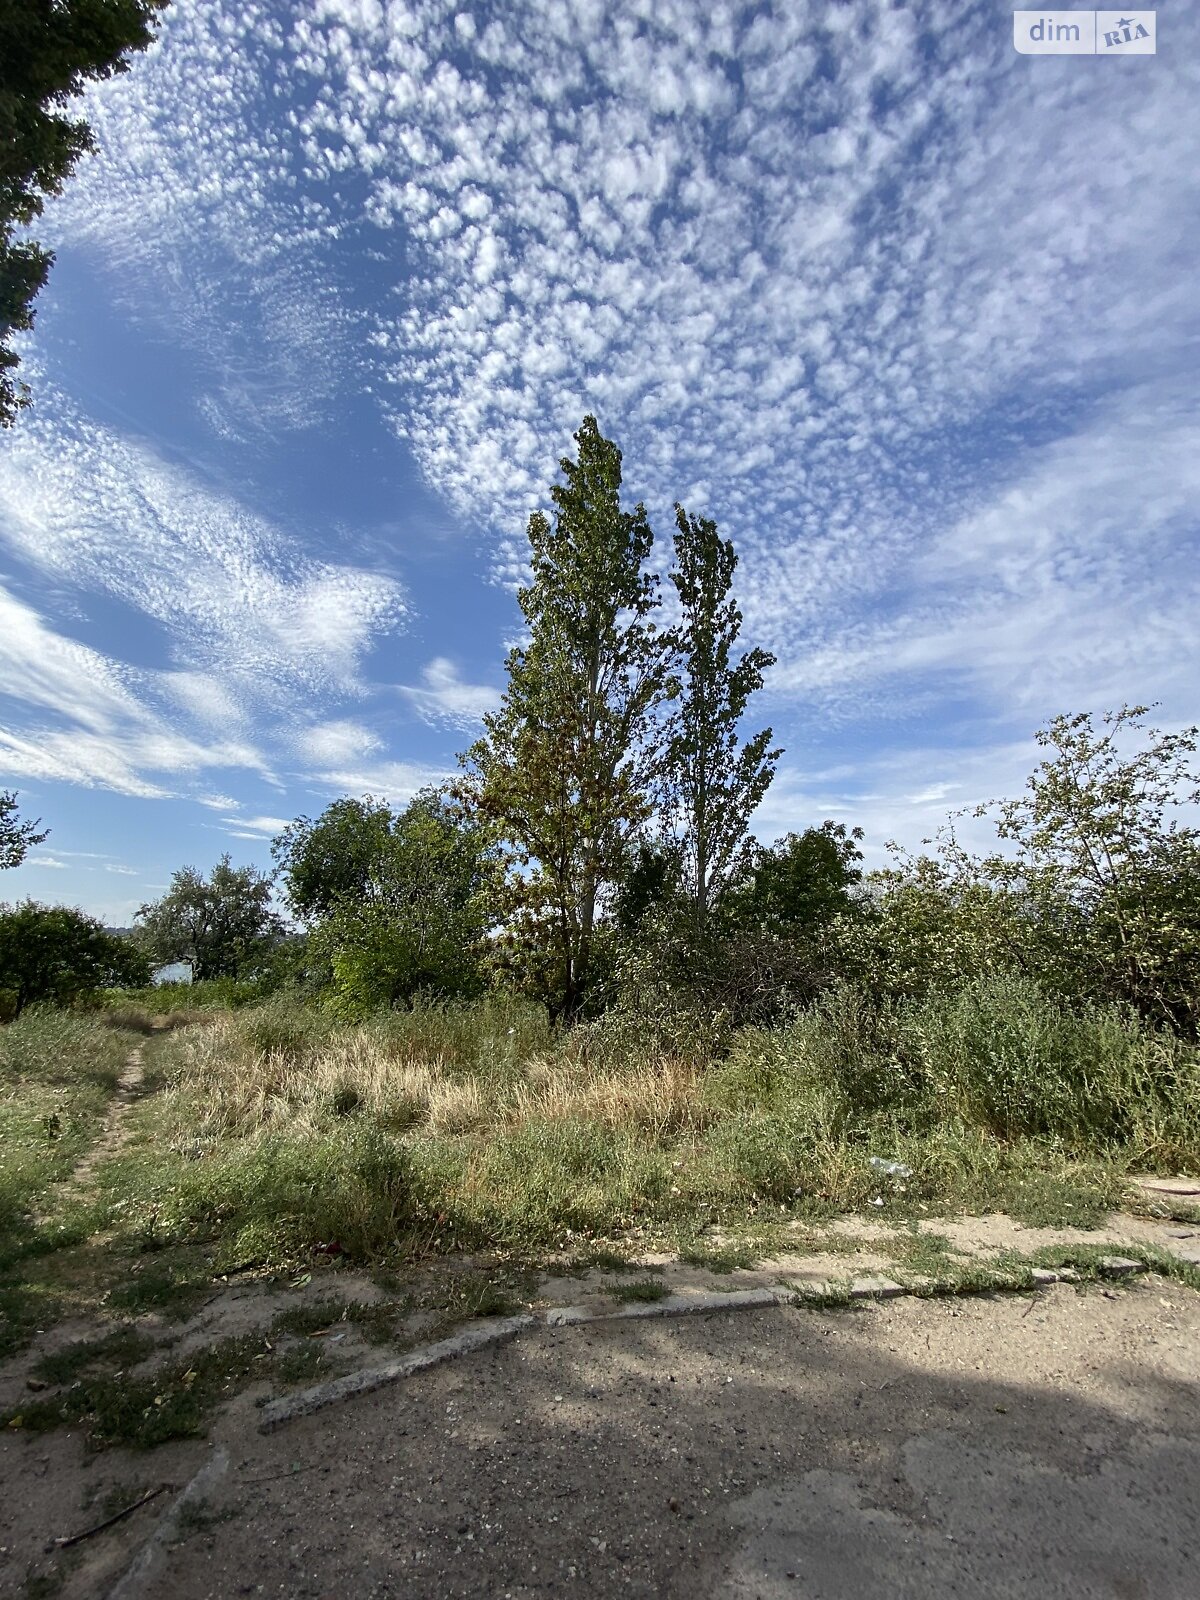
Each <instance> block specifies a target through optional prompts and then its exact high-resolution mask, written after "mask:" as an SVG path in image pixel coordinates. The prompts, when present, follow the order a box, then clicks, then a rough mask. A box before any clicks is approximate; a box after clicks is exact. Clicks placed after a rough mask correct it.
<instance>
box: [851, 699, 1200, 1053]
mask: <svg viewBox="0 0 1200 1600" xmlns="http://www.w3.org/2000/svg"><path fill="white" fill-rule="evenodd" d="M1145 709H1146V708H1145V707H1126V708H1125V709H1124V710H1122V711H1119V712H1111V713H1108V714H1107V715H1105V716H1104V717H1103V719H1102V721H1101V725H1100V726H1099V727H1097V725H1096V723H1095V721H1094V720H1093V718H1092V717H1091V716H1090V715H1088V714H1086V713H1081V714H1079V715H1074V716H1061V717H1056V718H1055V719H1054V721H1053V722H1052V723H1051V724H1050V725H1049V727H1048V728H1045V729H1043V730H1042V731H1041V732H1039V734H1038V735H1037V740H1038V743H1039V745H1040V746H1041V747H1042V748H1043V749H1044V750H1046V751H1047V752H1048V753H1047V756H1046V759H1045V760H1044V761H1043V762H1042V763H1041V764H1040V765H1039V767H1038V768H1037V770H1036V771H1035V772H1034V773H1033V774H1032V776H1031V777H1030V779H1029V781H1028V783H1027V784H1026V790H1025V794H1024V795H1022V796H1021V797H1020V798H1019V799H1015V800H1004V801H999V802H995V803H991V804H988V805H984V806H980V807H978V808H976V810H975V812H974V815H975V816H976V817H980V818H982V817H991V818H992V819H993V820H994V821H995V824H996V830H997V834H998V836H999V839H1000V841H1001V843H1002V849H1000V850H997V851H995V852H993V853H991V854H989V855H986V856H974V855H972V854H971V853H970V852H969V851H967V850H966V849H964V848H963V847H962V845H961V844H960V843H959V841H958V839H957V836H956V834H955V832H954V829H953V826H952V825H951V826H949V827H947V828H946V829H943V830H942V831H941V833H939V835H938V837H937V839H936V841H934V843H935V845H936V852H935V853H934V854H929V855H923V856H920V857H917V858H915V859H914V858H911V857H907V856H903V855H902V856H901V857H900V860H899V863H898V865H897V867H895V868H893V869H890V870H889V871H887V872H883V873H877V874H874V875H873V877H872V879H871V890H872V900H873V912H872V915H871V917H870V918H869V919H868V921H867V922H865V923H861V924H860V925H859V926H858V927H856V928H855V929H853V930H851V933H850V937H849V938H848V939H847V940H846V945H845V948H846V955H847V960H848V962H849V965H850V967H851V969H852V970H853V971H855V972H857V973H858V974H859V975H860V976H861V977H863V979H864V980H865V981H868V982H870V983H871V984H872V985H873V986H875V987H876V988H882V989H886V990H887V991H888V992H890V993H892V994H893V995H897V996H900V995H904V996H911V995H918V996H919V995H923V994H925V993H927V992H929V991H930V990H931V989H942V990H946V989H950V988H953V987H954V986H956V985H957V984H960V983H962V982H965V981H966V980H968V979H969V978H971V977H975V976H979V975H982V974H1000V973H1003V972H1018V973H1023V974H1026V975H1028V976H1029V977H1031V978H1033V979H1034V980H1035V981H1036V982H1037V983H1039V984H1040V985H1041V986H1042V988H1043V989H1045V990H1047V991H1049V992H1051V993H1057V994H1058V995H1060V996H1062V997H1063V998H1065V999H1068V1000H1072V1001H1074V1002H1083V1001H1101V1002H1105V1001H1113V1000H1116V1001H1120V1002H1123V1003H1125V1004H1127V1005H1132V1006H1134V1007H1135V1008H1136V1009H1137V1010H1138V1011H1140V1012H1141V1013H1142V1015H1143V1016H1145V1017H1147V1018H1148V1019H1149V1020H1151V1021H1152V1022H1155V1023H1157V1024H1159V1025H1166V1026H1168V1027H1170V1028H1173V1029H1175V1030H1176V1031H1179V1032H1181V1033H1183V1034H1185V1035H1188V1036H1191V1037H1195V1035H1196V1033H1197V1031H1198V1030H1200V829H1197V828H1196V826H1195V825H1194V824H1193V822H1192V820H1191V819H1192V817H1193V816H1194V815H1195V809H1194V808H1195V806H1196V804H1197V801H1198V800H1200V777H1198V775H1197V772H1196V766H1195V759H1194V758H1195V752H1196V742H1197V730H1196V729H1194V728H1185V729H1183V730H1182V731H1177V732H1162V731H1161V730H1158V729H1154V728H1150V727H1148V726H1147V725H1146V724H1145V723H1144V722H1142V721H1141V718H1142V717H1143V716H1144V715H1145Z"/></svg>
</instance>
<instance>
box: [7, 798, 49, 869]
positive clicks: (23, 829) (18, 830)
mask: <svg viewBox="0 0 1200 1600" xmlns="http://www.w3.org/2000/svg"><path fill="white" fill-rule="evenodd" d="M40 821H41V818H40V817H39V818H38V821H37V822H28V821H25V820H24V819H23V818H21V817H19V816H18V815H17V797H16V795H15V793H14V792H13V791H12V790H11V789H4V790H0V868H2V867H19V866H20V865H21V863H22V861H24V859H25V856H26V853H27V852H28V851H29V850H30V849H31V848H32V847H33V846H34V845H37V844H41V843H42V841H43V840H45V839H48V838H49V837H50V834H49V831H48V830H47V832H45V833H39V832H38V831H37V830H38V822H40Z"/></svg>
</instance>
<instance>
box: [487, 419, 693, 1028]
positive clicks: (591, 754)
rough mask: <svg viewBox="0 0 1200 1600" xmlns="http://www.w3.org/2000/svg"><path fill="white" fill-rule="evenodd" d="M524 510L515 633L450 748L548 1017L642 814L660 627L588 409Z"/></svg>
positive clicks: (584, 983)
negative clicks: (503, 849)
mask: <svg viewBox="0 0 1200 1600" xmlns="http://www.w3.org/2000/svg"><path fill="white" fill-rule="evenodd" d="M575 441H576V444H577V445H578V448H579V455H578V460H575V461H572V460H570V459H569V458H568V459H564V460H563V461H562V462H561V463H560V465H561V468H562V473H563V482H561V483H558V484H555V485H554V486H553V488H552V489H551V491H550V494H551V498H552V500H553V503H554V516H553V520H551V519H550V518H548V517H547V516H545V515H544V513H542V512H540V511H538V512H535V513H534V514H533V516H531V517H530V519H529V528H528V537H529V547H530V564H531V567H532V578H531V581H530V583H529V585H528V586H527V587H526V588H523V589H522V590H521V592H520V595H519V600H520V605H521V610H522V612H523V614H524V617H525V622H526V625H527V628H528V642H527V643H525V644H522V645H519V646H517V647H516V648H515V649H514V650H512V651H511V652H510V654H509V657H508V662H507V668H508V688H507V689H506V691H505V693H504V697H503V700H502V702H501V705H500V709H499V710H498V711H496V712H494V713H492V714H491V715H489V716H487V717H485V718H484V727H485V732H484V735H483V737H482V738H481V739H480V740H479V741H478V742H477V743H476V744H475V745H474V746H473V747H472V748H471V749H470V750H469V751H467V753H466V755H465V756H464V757H463V758H462V759H463V764H464V767H465V769H466V774H467V777H466V782H465V787H466V790H467V792H468V793H469V794H470V796H471V797H472V799H473V801H474V803H475V804H476V805H477V806H478V807H479V809H480V811H481V812H482V813H483V814H484V815H485V816H486V817H488V818H490V819H491V820H492V821H493V822H494V823H495V825H496V828H497V831H498V834H499V835H500V837H501V838H502V839H504V840H505V841H506V842H507V844H508V846H509V848H510V850H511V852H512V855H513V858H514V860H513V865H514V871H513V872H512V874H511V875H510V879H509V889H510V901H511V903H510V906H509V908H508V910H509V916H510V919H511V920H512V921H513V922H514V923H515V924H516V925H517V926H520V927H521V928H523V930H524V932H525V936H526V938H527V939H529V940H530V941H531V942H532V943H533V944H534V945H535V946H536V947H537V948H535V949H534V950H533V951H532V952H531V955H532V956H533V958H534V959H533V960H532V962H531V963H530V965H531V966H533V967H534V968H535V969H536V970H537V971H538V972H539V973H540V974H541V985H542V988H543V993H544V997H545V999H546V1001H547V1004H548V1007H549V1009H550V1011H551V1013H552V1015H556V1016H561V1017H563V1018H564V1019H565V1020H567V1021H570V1020H573V1019H574V1018H576V1017H577V1016H578V1015H579V1013H580V1010H581V1008H582V1006H583V1004H584V1001H585V999H586V996H587V992H588V983H589V978H590V975H591V962H592V951H593V945H594V939H595V930H596V921H597V915H598V912H599V911H600V909H601V906H602V902H603V897H604V895H605V893H606V892H607V891H609V890H610V889H611V887H612V885H613V884H614V883H615V882H616V881H617V879H618V877H619V876H620V873H621V870H622V867H623V863H624V861H625V859H626V853H627V848H628V841H629V839H630V838H631V836H632V834H633V833H634V831H635V830H636V829H637V827H638V826H639V825H640V824H641V823H642V822H643V821H644V820H645V819H646V817H647V816H648V815H649V812H650V800H649V795H648V781H647V775H648V770H649V765H650V762H651V760H652V745H653V738H654V729H653V717H652V713H653V710H654V708H655V706H656V705H657V703H658V702H659V700H660V699H661V697H662V695H663V693H664V692H665V687H664V686H665V681H666V657H665V653H664V635H662V634H661V633H659V632H658V631H657V630H656V628H655V624H654V622H653V620H652V617H651V614H652V612H653V611H654V610H655V609H656V607H657V606H658V605H659V604H660V601H659V598H658V580H657V578H656V577H654V576H653V575H651V574H649V573H647V572H646V571H645V565H646V561H647V559H648V557H649V555H650V550H651V546H652V544H653V535H652V533H651V531H650V525H649V522H648V521H647V518H646V511H645V507H644V506H642V505H640V504H639V505H637V506H635V507H634V509H633V510H632V511H623V510H622V509H621V452H620V450H618V448H617V446H616V445H615V444H614V443H613V442H612V441H611V440H610V439H606V438H604V436H603V435H602V434H601V432H600V429H599V427H598V426H597V423H596V419H595V417H592V416H587V417H585V418H584V419H583V425H582V426H581V427H580V429H579V432H578V433H576V435H575Z"/></svg>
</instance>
